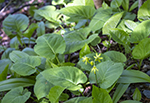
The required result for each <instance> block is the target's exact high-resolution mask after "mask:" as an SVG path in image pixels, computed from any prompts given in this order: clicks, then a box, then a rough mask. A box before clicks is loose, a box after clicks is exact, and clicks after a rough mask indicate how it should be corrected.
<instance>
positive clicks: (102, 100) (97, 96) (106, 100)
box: [92, 85, 113, 103]
mask: <svg viewBox="0 0 150 103" xmlns="http://www.w3.org/2000/svg"><path fill="white" fill-rule="evenodd" d="M92 97H93V102H92V103H113V101H112V99H111V97H110V95H109V94H108V92H107V91H106V90H105V89H103V88H98V87H96V86H94V85H93V90H92Z"/></svg>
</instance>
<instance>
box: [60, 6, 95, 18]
mask: <svg viewBox="0 0 150 103" xmlns="http://www.w3.org/2000/svg"><path fill="white" fill-rule="evenodd" d="M95 11H96V10H95V8H94V7H91V6H70V7H65V8H62V9H61V10H60V12H61V13H62V14H64V15H66V16H68V17H70V20H69V21H79V20H82V19H91V18H92V17H93V15H94V14H95Z"/></svg>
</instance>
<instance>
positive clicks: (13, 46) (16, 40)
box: [10, 36, 20, 49]
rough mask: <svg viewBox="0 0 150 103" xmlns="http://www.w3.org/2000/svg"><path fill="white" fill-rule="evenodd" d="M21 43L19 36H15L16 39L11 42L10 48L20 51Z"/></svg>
mask: <svg viewBox="0 0 150 103" xmlns="http://www.w3.org/2000/svg"><path fill="white" fill-rule="evenodd" d="M19 44H20V43H19V41H18V39H17V36H15V37H14V38H12V39H11V40H10V47H11V48H15V49H19Z"/></svg>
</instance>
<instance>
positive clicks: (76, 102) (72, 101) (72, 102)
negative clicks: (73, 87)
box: [64, 97, 87, 103]
mask: <svg viewBox="0 0 150 103" xmlns="http://www.w3.org/2000/svg"><path fill="white" fill-rule="evenodd" d="M86 98H87V97H75V98H72V99H69V100H67V101H65V102H64V103H79V102H80V101H82V100H84V99H86Z"/></svg>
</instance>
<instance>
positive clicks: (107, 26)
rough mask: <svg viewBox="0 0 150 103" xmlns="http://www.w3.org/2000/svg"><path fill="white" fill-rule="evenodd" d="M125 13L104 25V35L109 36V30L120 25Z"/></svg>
mask: <svg viewBox="0 0 150 103" xmlns="http://www.w3.org/2000/svg"><path fill="white" fill-rule="evenodd" d="M123 13H124V12H120V13H117V14H115V15H113V16H112V17H111V18H109V19H108V20H107V21H106V22H105V24H104V25H103V28H102V32H103V34H104V35H105V34H107V35H109V30H110V29H112V28H116V26H117V25H118V23H119V21H120V19H121V17H122V15H123Z"/></svg>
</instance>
